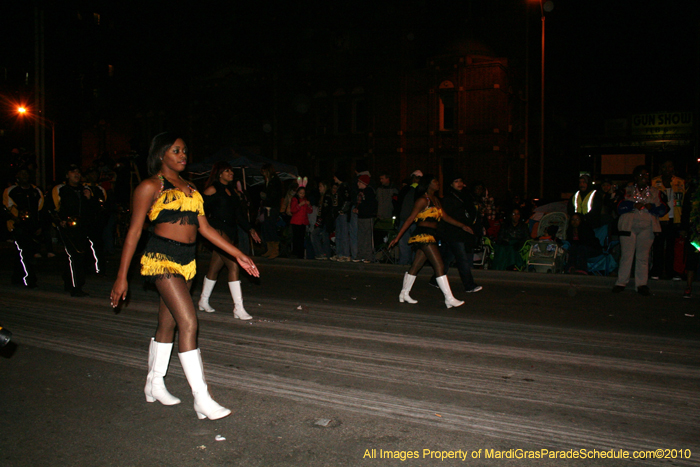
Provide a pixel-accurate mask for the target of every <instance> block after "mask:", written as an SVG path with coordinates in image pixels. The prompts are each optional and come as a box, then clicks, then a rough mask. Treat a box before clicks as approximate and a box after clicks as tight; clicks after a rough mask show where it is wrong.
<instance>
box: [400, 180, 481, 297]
mask: <svg viewBox="0 0 700 467" xmlns="http://www.w3.org/2000/svg"><path fill="white" fill-rule="evenodd" d="M438 190H440V181H439V180H438V179H437V178H436V177H435V176H433V175H425V176H423V177H422V178H421V181H420V184H419V185H418V188H417V191H416V202H415V203H414V205H413V211H412V212H411V215H410V216H408V218H407V219H406V222H404V224H403V226H402V227H401V230H400V231H399V233H398V235H397V236H396V238H394V239H393V240H392V241H391V243H389V248H393V247H394V245H396V244H397V243H398V241H399V239H400V238H401V236H402V235H403V234H404V233H405V232H406V231H407V230H408V228H409V227H410V226H411V224H413V222H414V221H415V222H416V229H415V231H414V232H413V235H412V236H411V238H409V240H408V243H409V245H412V246H413V248H414V249H415V250H416V257H415V259H414V260H413V264H411V268H410V269H409V270H408V272H407V273H406V274H405V275H404V279H403V288H402V289H401V294H400V295H399V301H400V302H401V303H403V302H408V303H418V302H417V301H416V300H414V299H412V298H411V296H410V295H409V293H410V292H411V287H413V283H414V282H415V281H416V275H417V274H418V272H419V271H420V270H421V268H422V267H423V265H424V264H425V262H426V260H427V261H429V262H430V264H431V265H432V266H433V269H434V270H435V277H436V281H437V283H438V285H439V286H440V290H441V291H442V293H443V294H444V295H445V305H446V306H447V308H452V307H457V306H461V305H463V304H464V302H463V301H460V300H457V299H456V298H454V296H453V295H452V290H451V289H450V284H449V282H448V281H447V276H446V275H445V266H444V264H443V263H442V257H441V256H440V250H439V249H438V244H437V238H438V232H437V226H438V222H439V221H440V220H441V219H442V220H444V221H445V222H447V223H449V224H452V225H454V226H456V227H459V228H461V229H462V230H464V231H465V232H469V233H472V230H471V229H470V228H469V227H468V226H466V225H464V224H462V223H461V222H457V221H456V220H454V219H453V218H451V217H450V216H448V215H447V214H445V213H444V212H442V207H441V206H440V201H439V200H438V198H437V192H438Z"/></svg>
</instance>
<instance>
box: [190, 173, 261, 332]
mask: <svg viewBox="0 0 700 467" xmlns="http://www.w3.org/2000/svg"><path fill="white" fill-rule="evenodd" d="M204 206H205V208H206V211H207V218H208V219H209V223H210V224H211V226H212V227H214V228H215V229H216V231H217V232H219V234H220V235H221V236H222V237H224V239H225V240H226V241H228V242H231V243H233V244H234V245H237V244H238V227H241V228H242V229H243V230H244V231H245V232H246V235H248V234H249V233H250V235H251V236H252V237H253V240H254V241H256V242H258V243H260V237H258V234H257V232H256V231H255V230H254V229H253V228H252V227H251V226H250V223H249V222H248V218H247V216H246V215H245V212H244V210H245V209H246V207H245V206H243V203H242V202H241V199H240V198H239V197H238V195H237V194H236V193H235V187H234V183H233V169H232V168H231V166H230V165H229V164H228V162H223V161H220V162H217V163H216V164H214V167H213V168H212V169H211V174H210V175H209V179H208V180H207V183H206V184H205V188H204ZM224 266H226V269H228V287H229V290H230V291H231V297H232V298H233V317H234V318H236V319H241V320H249V319H253V317H252V316H250V315H249V314H248V313H247V312H246V311H245V308H244V307H243V292H242V291H241V281H240V279H239V277H238V276H239V271H238V264H236V262H235V261H234V260H233V258H231V257H229V256H228V255H227V254H226V253H225V252H223V251H221V250H220V249H218V248H214V251H213V252H212V254H211V262H210V263H209V270H208V271H207V275H206V276H205V277H204V283H203V284H202V294H201V295H200V297H199V302H198V303H197V308H199V309H200V310H201V311H206V312H207V313H213V312H214V311H215V310H214V308H212V307H211V305H209V297H210V296H211V293H212V291H213V290H214V286H215V285H216V279H217V278H218V276H219V271H221V269H222V268H223V267H224Z"/></svg>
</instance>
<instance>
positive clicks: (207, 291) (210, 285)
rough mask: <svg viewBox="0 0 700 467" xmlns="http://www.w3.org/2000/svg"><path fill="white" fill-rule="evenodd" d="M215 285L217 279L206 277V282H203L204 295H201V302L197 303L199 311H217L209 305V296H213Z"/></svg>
mask: <svg viewBox="0 0 700 467" xmlns="http://www.w3.org/2000/svg"><path fill="white" fill-rule="evenodd" d="M215 285H216V281H213V280H210V279H207V278H206V277H205V278H204V282H203V283H202V295H200V296H199V302H198V303H197V307H198V308H199V311H206V312H207V313H214V311H216V310H214V309H213V308H212V307H211V305H209V297H211V293H212V291H213V290H214V286H215Z"/></svg>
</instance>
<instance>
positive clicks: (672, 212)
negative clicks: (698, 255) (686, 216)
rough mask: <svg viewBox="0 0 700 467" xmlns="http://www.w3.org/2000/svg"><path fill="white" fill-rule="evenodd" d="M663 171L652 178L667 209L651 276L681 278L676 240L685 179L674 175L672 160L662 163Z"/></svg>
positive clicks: (654, 251) (661, 221)
mask: <svg viewBox="0 0 700 467" xmlns="http://www.w3.org/2000/svg"><path fill="white" fill-rule="evenodd" d="M660 171H661V174H660V175H659V176H657V177H654V178H652V179H651V186H653V187H654V188H656V189H657V190H659V192H661V194H662V196H664V201H666V203H667V204H668V208H669V209H668V212H667V213H666V215H665V216H663V217H660V218H659V222H660V223H661V233H659V234H658V235H657V236H656V238H655V239H654V246H653V247H652V248H653V255H654V256H653V263H652V267H651V278H652V279H659V278H661V277H665V278H667V279H671V278H673V279H674V280H681V274H683V271H682V269H683V268H681V267H679V268H678V269H681V271H675V270H674V264H673V263H674V260H675V243H676V238H678V234H679V231H680V224H681V221H682V219H681V216H682V211H683V198H684V197H685V191H686V188H685V180H683V179H682V178H680V177H676V176H675V175H674V174H673V171H674V166H673V161H670V160H667V161H664V163H663V164H661V167H660Z"/></svg>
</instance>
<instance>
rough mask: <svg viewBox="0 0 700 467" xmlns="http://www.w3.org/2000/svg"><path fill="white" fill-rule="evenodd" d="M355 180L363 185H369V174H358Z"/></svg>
mask: <svg viewBox="0 0 700 467" xmlns="http://www.w3.org/2000/svg"><path fill="white" fill-rule="evenodd" d="M357 180H358V181H359V182H362V183H364V184H365V185H369V175H360V176H359V177H358V178H357Z"/></svg>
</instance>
